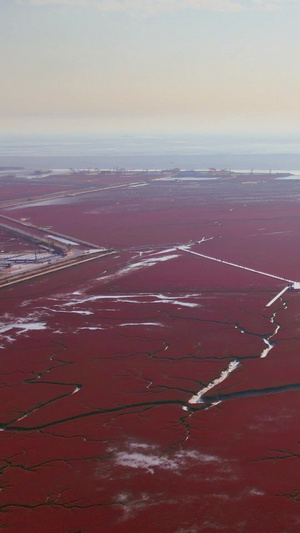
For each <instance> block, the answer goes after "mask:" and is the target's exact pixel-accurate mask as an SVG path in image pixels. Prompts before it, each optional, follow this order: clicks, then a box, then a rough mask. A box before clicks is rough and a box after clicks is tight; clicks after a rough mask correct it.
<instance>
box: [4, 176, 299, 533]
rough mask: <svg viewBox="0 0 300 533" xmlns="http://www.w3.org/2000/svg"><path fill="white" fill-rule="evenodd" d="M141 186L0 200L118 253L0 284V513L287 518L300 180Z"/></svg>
mask: <svg viewBox="0 0 300 533" xmlns="http://www.w3.org/2000/svg"><path fill="white" fill-rule="evenodd" d="M113 183H115V181H114V182H113ZM141 185H143V186H137V185H136V183H135V184H130V183H128V184H127V183H126V186H125V187H124V186H123V187H122V188H114V189H108V190H99V191H98V192H93V193H90V194H84V195H81V196H75V197H70V196H65V197H60V198H56V199H55V198H54V199H49V200H45V201H43V200H39V201H37V202H36V203H24V204H21V205H17V206H15V207H14V206H12V207H6V208H5V207H3V208H2V209H1V215H5V216H8V217H11V218H13V219H16V220H22V219H25V220H26V221H29V222H30V223H31V224H33V225H36V226H40V227H47V228H51V229H52V231H55V232H59V233H61V234H64V235H68V236H70V237H73V238H74V239H82V240H85V241H88V242H90V243H93V244H95V245H96V246H99V247H106V248H108V249H113V250H115V253H114V254H112V255H110V256H107V257H102V258H98V259H95V260H94V261H91V262H88V263H84V264H79V265H76V266H73V267H72V268H69V269H66V270H63V271H60V272H55V273H52V274H49V275H45V276H44V277H40V278H38V279H34V280H31V281H26V282H23V283H19V284H17V285H12V286H11V287H8V288H5V289H2V290H1V292H0V305H1V319H0V361H1V365H0V375H1V417H0V423H1V426H0V428H1V433H0V437H1V457H2V460H1V465H0V466H1V480H0V488H1V505H0V510H1V519H0V520H1V522H0V527H2V528H3V530H5V531H9V532H12V533H34V532H38V533H44V532H45V533H46V532H47V533H53V532H57V533H90V532H99V533H161V532H165V533H202V532H204V533H210V532H215V531H224V532H246V533H264V532H266V531H272V532H274V533H282V532H287V533H292V532H296V531H299V530H300V429H299V424H298V421H299V409H300V359H299V357H300V356H299V341H300V311H299V309H300V292H299V290H297V285H296V286H295V290H291V286H292V285H293V284H294V283H295V282H299V281H300V237H299V228H300V181H299V182H297V181H296V180H295V181H284V180H275V179H272V180H271V179H269V180H268V178H266V181H263V180H262V181H260V182H258V183H251V184H248V183H243V182H242V181H241V180H211V181H199V182H197V181H193V182H189V181H184V182H176V181H172V180H162V181H159V180H158V181H151V180H149V181H148V182H147V183H141ZM10 187H11V186H10ZM2 188H3V190H4V189H5V186H4V185H3V186H2ZM56 190H58V189H56ZM52 192H55V187H54V185H53V189H51V193H52ZM3 194H4V198H5V193H3ZM22 195H23V196H24V194H23V192H22V194H21V193H20V194H18V185H17V184H16V186H15V198H21V197H22ZM8 197H9V198H11V197H12V194H11V188H10V190H9V194H8V193H7V196H6V198H8ZM240 267H247V269H248V270H247V269H244V268H240ZM268 274H270V275H271V276H270V275H268ZM285 287H289V288H288V289H287V290H286V291H285V292H284V293H283V294H282V295H281V296H280V297H278V299H277V300H275V301H274V303H272V304H271V305H270V306H267V304H268V303H269V302H271V301H272V299H274V298H275V296H276V295H277V294H278V293H279V292H280V291H282V290H283V289H284V288H285Z"/></svg>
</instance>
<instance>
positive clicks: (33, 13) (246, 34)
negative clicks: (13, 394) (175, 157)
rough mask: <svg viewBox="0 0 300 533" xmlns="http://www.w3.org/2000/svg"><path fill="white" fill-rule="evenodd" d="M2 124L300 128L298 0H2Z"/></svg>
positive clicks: (52, 128) (29, 127)
mask: <svg viewBox="0 0 300 533" xmlns="http://www.w3.org/2000/svg"><path fill="white" fill-rule="evenodd" d="M0 15H1V33H0V39H1V46H0V57H1V84H0V112H1V122H0V133H26V132H30V133H34V132H36V133H40V132H43V133H53V132H58V133H60V132H61V133H64V132H74V133H81V132H99V133H108V132H119V131H120V132H136V131H137V132H139V131H141V132H170V131H174V132H180V131H181V132H182V131H184V132H188V131H191V132H194V131H197V132H202V133H203V132H206V131H210V132H214V131H218V132H219V131H223V132H226V131H241V132H243V131H246V132H247V131H262V132H263V131H274V132H288V131H294V132H298V131H299V124H300V105H299V95H300V68H299V55H300V31H299V20H300V0H1V6H0Z"/></svg>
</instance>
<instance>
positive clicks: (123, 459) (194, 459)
mask: <svg viewBox="0 0 300 533" xmlns="http://www.w3.org/2000/svg"><path fill="white" fill-rule="evenodd" d="M140 449H141V446H140V445H139V446H138V448H137V451H136V450H129V451H119V452H117V453H115V460H116V463H117V465H119V466H124V467H129V468H134V469H142V470H146V471H147V472H149V473H151V474H154V471H155V469H162V470H172V471H173V472H174V473H177V474H179V473H180V471H181V470H184V469H188V468H190V467H192V465H193V464H199V463H220V462H221V459H220V458H219V457H217V456H215V455H209V454H201V453H199V452H198V451H196V450H181V451H179V452H176V453H175V454H174V455H172V456H169V457H166V456H165V455H161V454H160V453H159V452H158V450H157V449H155V448H150V450H149V453H146V450H147V448H146V449H145V451H143V449H141V450H140ZM139 450H140V451H139ZM154 451H156V453H154Z"/></svg>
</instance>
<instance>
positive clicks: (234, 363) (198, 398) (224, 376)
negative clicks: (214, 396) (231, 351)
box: [189, 361, 240, 404]
mask: <svg viewBox="0 0 300 533" xmlns="http://www.w3.org/2000/svg"><path fill="white" fill-rule="evenodd" d="M239 364H240V363H239V362H238V361H231V362H230V363H229V365H228V367H227V368H226V369H225V370H222V372H221V374H220V376H219V377H218V378H216V379H214V380H213V381H212V382H211V383H209V384H208V385H207V386H206V387H203V388H202V389H200V390H199V392H198V393H197V394H194V395H193V396H192V397H191V398H190V399H189V403H191V404H195V403H202V402H203V400H202V396H203V395H204V394H206V393H207V392H208V391H210V390H211V389H213V388H214V387H215V386H216V385H218V384H219V383H222V381H225V379H227V378H228V376H229V375H230V374H231V373H232V372H233V371H234V370H235V369H236V368H237V367H238V366H239Z"/></svg>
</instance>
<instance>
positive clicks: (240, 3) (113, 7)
mask: <svg viewBox="0 0 300 533" xmlns="http://www.w3.org/2000/svg"><path fill="white" fill-rule="evenodd" d="M16 1H17V2H18V3H23V4H25V3H26V4H30V5H32V6H45V5H50V4H51V5H55V6H65V7H67V6H73V7H80V8H88V7H94V8H97V9H98V10H99V11H102V12H103V13H105V12H114V11H115V12H122V11H123V12H139V13H146V14H156V13H163V12H172V11H173V12H176V11H182V10H185V9H190V10H198V11H199V10H207V11H219V12H222V11H232V12H243V11H269V10H276V9H279V8H280V7H281V6H283V5H284V6H285V7H286V6H288V5H292V4H299V3H300V0H23V1H22V2H20V0H16Z"/></svg>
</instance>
